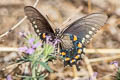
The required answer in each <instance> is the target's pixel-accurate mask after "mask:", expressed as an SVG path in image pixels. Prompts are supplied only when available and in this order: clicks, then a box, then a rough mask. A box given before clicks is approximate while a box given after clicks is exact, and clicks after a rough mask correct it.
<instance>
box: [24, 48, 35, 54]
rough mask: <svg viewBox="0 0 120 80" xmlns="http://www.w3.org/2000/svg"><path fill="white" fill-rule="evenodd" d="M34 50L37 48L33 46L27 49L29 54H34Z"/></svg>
mask: <svg viewBox="0 0 120 80" xmlns="http://www.w3.org/2000/svg"><path fill="white" fill-rule="evenodd" d="M34 52H35V50H34V49H33V48H29V49H27V51H26V53H27V54H33V53H34Z"/></svg>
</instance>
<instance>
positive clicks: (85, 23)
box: [25, 6, 107, 66]
mask: <svg viewBox="0 0 120 80" xmlns="http://www.w3.org/2000/svg"><path fill="white" fill-rule="evenodd" d="M25 14H26V16H27V18H28V19H29V20H30V22H31V23H32V25H33V27H34V30H35V32H36V33H37V35H38V36H40V38H41V39H42V40H43V41H45V40H46V35H50V36H51V37H52V40H55V39H59V40H60V43H59V44H60V47H61V49H60V55H62V56H63V58H64V65H65V66H66V65H70V66H72V65H73V64H76V63H77V61H78V60H80V59H82V55H83V54H84V51H83V49H84V46H86V44H87V43H88V42H89V41H90V39H91V38H92V36H93V35H94V34H95V33H96V31H97V30H99V29H100V27H102V26H103V25H104V24H105V22H106V20H107V16H106V15H105V14H102V13H93V14H89V15H87V16H85V17H82V18H78V19H77V20H76V21H74V22H72V23H70V24H69V25H67V26H65V28H64V29H62V30H60V27H56V28H55V29H53V28H52V27H51V25H50V24H49V22H48V21H47V20H46V19H45V17H44V16H43V15H42V14H41V13H40V12H39V11H38V10H37V9H35V8H34V7H32V6H26V7H25Z"/></svg>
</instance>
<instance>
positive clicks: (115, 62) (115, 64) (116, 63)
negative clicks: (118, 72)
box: [111, 61, 119, 68]
mask: <svg viewBox="0 0 120 80" xmlns="http://www.w3.org/2000/svg"><path fill="white" fill-rule="evenodd" d="M111 64H114V66H115V67H116V68H118V67H119V66H118V62H117V61H113V62H111Z"/></svg>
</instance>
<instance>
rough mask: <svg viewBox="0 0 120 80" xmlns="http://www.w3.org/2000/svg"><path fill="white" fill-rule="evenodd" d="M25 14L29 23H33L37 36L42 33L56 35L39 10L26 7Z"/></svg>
mask: <svg viewBox="0 0 120 80" xmlns="http://www.w3.org/2000/svg"><path fill="white" fill-rule="evenodd" d="M24 12H25V14H26V16H27V18H28V19H29V21H30V22H31V23H32V25H33V27H34V30H35V32H36V33H37V35H39V34H40V33H54V31H53V29H52V28H51V26H50V24H49V23H48V21H47V20H46V19H45V17H44V16H43V15H42V14H41V13H40V12H39V11H38V10H37V9H35V8H34V7H32V6H26V7H25V8H24Z"/></svg>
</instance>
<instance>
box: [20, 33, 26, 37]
mask: <svg viewBox="0 0 120 80" xmlns="http://www.w3.org/2000/svg"><path fill="white" fill-rule="evenodd" d="M19 35H20V36H22V37H25V38H26V36H27V34H26V33H25V32H19Z"/></svg>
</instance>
